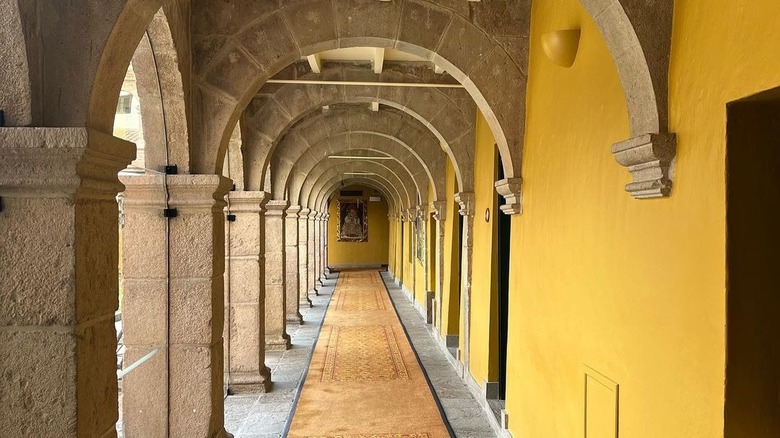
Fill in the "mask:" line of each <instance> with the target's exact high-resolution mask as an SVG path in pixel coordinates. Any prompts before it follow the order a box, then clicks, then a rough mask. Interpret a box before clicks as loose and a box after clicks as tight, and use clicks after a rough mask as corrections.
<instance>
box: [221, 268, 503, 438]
mask: <svg viewBox="0 0 780 438" xmlns="http://www.w3.org/2000/svg"><path fill="white" fill-rule="evenodd" d="M385 279H386V280H387V278H385ZM334 284H335V281H334V280H328V281H327V282H326V286H327V287H325V288H324V289H323V291H322V294H321V295H320V296H317V297H313V300H312V301H313V307H312V308H311V309H304V310H303V311H302V312H301V313H302V314H303V318H304V323H303V324H302V325H300V326H295V327H294V328H293V330H291V333H290V335H291V337H292V344H293V348H292V349H291V350H288V351H285V352H268V353H267V354H266V365H268V366H269V367H270V368H271V379H272V380H273V381H274V386H273V388H272V389H271V391H270V392H269V393H267V394H260V395H234V396H229V397H227V399H226V400H225V429H227V430H228V432H231V433H232V434H234V436H235V438H270V437H281V436H284V434H285V433H286V431H287V427H288V422H289V420H290V418H292V412H293V406H294V402H295V400H296V398H297V396H298V393H299V388H300V386H301V384H302V379H303V378H304V376H305V375H306V370H307V367H308V364H309V360H310V357H311V352H312V350H313V348H314V343H315V341H316V339H317V336H318V334H319V328H320V324H321V323H322V320H323V318H324V317H325V311H326V309H327V305H328V301H329V300H330V297H331V294H332V292H333V285H334ZM390 296H391V298H392V300H393V302H394V303H395V306H396V309H397V310H398V313H399V315H400V317H401V322H402V323H403V324H404V326H405V328H406V330H407V332H408V333H409V337H410V338H411V340H412V345H413V347H414V348H415V350H416V351H417V354H418V356H419V357H420V360H421V362H422V364H423V367H424V368H425V371H426V373H427V374H428V377H429V379H430V381H431V383H432V384H433V386H434V388H435V390H436V393H437V395H438V397H439V400H440V402H441V405H442V407H443V408H444V412H445V414H446V416H447V419H448V420H449V423H450V425H451V426H452V429H453V431H454V432H455V435H456V436H457V437H470V438H482V437H495V436H496V435H495V434H494V432H493V429H492V428H491V427H490V423H489V422H488V420H487V416H486V414H485V411H484V410H483V409H482V408H481V407H480V405H479V404H478V403H477V401H476V400H474V398H473V397H472V395H471V393H470V392H469V390H468V389H467V388H466V386H465V385H464V384H463V383H462V381H461V380H460V378H459V377H458V376H457V374H456V373H455V370H454V369H453V367H452V366H451V365H450V363H449V361H448V359H447V357H446V356H445V353H444V352H443V351H442V349H441V348H440V347H439V346H438V345H437V344H436V341H435V340H434V339H433V337H432V335H431V332H430V330H429V329H428V328H427V326H426V325H425V323H424V321H423V320H422V318H421V316H420V314H419V313H418V312H417V311H416V310H415V309H414V308H413V307H412V305H411V303H410V302H409V300H408V299H407V298H406V295H405V294H404V293H403V292H402V291H401V290H400V289H398V288H394V287H391V288H390Z"/></svg>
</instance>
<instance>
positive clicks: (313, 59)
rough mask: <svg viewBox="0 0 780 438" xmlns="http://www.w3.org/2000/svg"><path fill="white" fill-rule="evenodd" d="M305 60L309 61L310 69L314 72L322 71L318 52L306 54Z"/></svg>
mask: <svg viewBox="0 0 780 438" xmlns="http://www.w3.org/2000/svg"><path fill="white" fill-rule="evenodd" d="M306 60H307V61H309V67H311V71H313V72H314V73H320V72H321V71H322V60H320V54H319V53H315V54H313V55H309V56H307V57H306Z"/></svg>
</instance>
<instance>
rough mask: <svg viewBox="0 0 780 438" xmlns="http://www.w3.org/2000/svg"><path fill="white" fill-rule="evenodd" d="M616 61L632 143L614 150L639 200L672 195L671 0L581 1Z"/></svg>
mask: <svg viewBox="0 0 780 438" xmlns="http://www.w3.org/2000/svg"><path fill="white" fill-rule="evenodd" d="M580 3H582V6H583V7H584V8H585V10H586V11H587V12H588V14H589V15H590V16H591V18H592V19H593V21H594V22H595V23H596V26H597V27H598V29H599V31H600V32H601V35H602V37H603V38H604V41H605V42H606V44H607V47H608V48H609V51H610V53H611V54H612V58H613V59H614V61H615V66H616V67H617V71H618V75H619V76H620V82H621V83H622V85H623V92H624V94H625V99H626V107H627V109H628V116H629V121H630V125H631V138H630V139H628V140H625V141H622V142H619V143H616V144H615V145H613V146H612V153H613V154H614V155H615V158H616V159H617V161H618V162H619V163H620V164H622V165H624V166H626V167H628V169H629V171H630V172H631V173H632V176H633V178H634V182H632V183H630V184H628V185H627V186H626V191H628V192H629V193H631V194H632V195H633V196H634V197H636V198H656V197H662V196H668V195H669V194H670V192H671V186H672V173H673V171H672V162H673V159H674V156H675V153H676V141H675V137H674V135H673V134H670V133H669V132H668V130H669V120H668V92H669V90H668V89H669V77H668V75H669V57H670V53H671V32H672V16H673V12H674V4H673V1H672V0H661V1H657V2H647V1H645V0H580Z"/></svg>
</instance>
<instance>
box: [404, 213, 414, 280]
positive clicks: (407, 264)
mask: <svg viewBox="0 0 780 438" xmlns="http://www.w3.org/2000/svg"><path fill="white" fill-rule="evenodd" d="M403 227H404V236H403V239H404V251H403V265H404V273H403V280H402V281H403V284H404V285H405V286H406V288H407V289H408V290H409V291H410V292H414V273H413V271H412V270H413V269H414V258H413V251H414V224H412V222H409V221H404V222H403Z"/></svg>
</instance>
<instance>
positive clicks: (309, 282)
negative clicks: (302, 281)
mask: <svg viewBox="0 0 780 438" xmlns="http://www.w3.org/2000/svg"><path fill="white" fill-rule="evenodd" d="M317 214H318V213H317V212H316V211H311V212H309V217H308V227H309V245H308V246H309V248H308V251H309V256H308V257H307V262H308V268H307V271H308V277H307V278H306V287H307V288H308V290H309V293H312V294H314V295H319V293H318V292H317V288H316V287H315V285H314V280H315V276H316V275H317V274H316V272H317V269H316V263H315V262H316V260H315V258H316V257H315V254H316V253H317V251H316V247H317V245H316V243H315V242H316V240H315V238H316V236H315V233H314V225H315V223H316V218H317Z"/></svg>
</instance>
